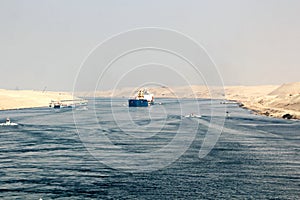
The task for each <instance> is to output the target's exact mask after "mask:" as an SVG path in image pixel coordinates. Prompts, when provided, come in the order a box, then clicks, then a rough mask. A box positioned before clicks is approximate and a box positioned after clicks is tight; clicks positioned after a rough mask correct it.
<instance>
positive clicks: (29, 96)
mask: <svg viewBox="0 0 300 200" xmlns="http://www.w3.org/2000/svg"><path fill="white" fill-rule="evenodd" d="M223 89H224V92H225V93H224V94H221V93H220V94H219V95H216V96H211V93H210V91H209V89H208V88H207V87H205V86H195V85H193V86H182V87H171V88H159V87H156V88H151V89H149V91H150V92H151V93H153V94H154V96H155V98H156V99H160V98H182V99H191V98H199V99H219V100H220V101H222V100H226V101H233V102H236V103H237V104H239V105H240V106H241V107H243V108H246V109H248V110H251V111H252V112H254V113H255V114H259V115H265V116H269V117H275V118H286V119H300V82H296V83H288V84H283V85H260V86H225V87H224V88H223ZM134 91H136V88H123V89H117V90H115V91H109V90H108V91H96V92H79V93H75V95H76V96H80V97H83V98H89V97H107V98H112V97H120V98H129V96H132V95H134ZM212 97H213V98H212ZM75 98H77V97H75V96H73V95H72V93H70V92H52V91H51V92H50V91H46V92H42V91H33V90H19V91H17V90H4V89H0V110H2V111H3V110H18V109H27V108H43V107H48V106H49V103H50V102H51V101H61V100H73V99H75Z"/></svg>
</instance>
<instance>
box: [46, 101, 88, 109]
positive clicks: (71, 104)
mask: <svg viewBox="0 0 300 200" xmlns="http://www.w3.org/2000/svg"><path fill="white" fill-rule="evenodd" d="M87 103H88V102H87V100H83V99H74V100H61V101H51V102H50V104H49V107H50V108H51V107H53V108H55V109H60V108H75V107H82V106H87Z"/></svg>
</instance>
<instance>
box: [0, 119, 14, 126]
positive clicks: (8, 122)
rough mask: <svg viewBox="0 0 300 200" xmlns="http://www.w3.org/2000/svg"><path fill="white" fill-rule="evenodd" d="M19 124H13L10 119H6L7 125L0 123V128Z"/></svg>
mask: <svg viewBox="0 0 300 200" xmlns="http://www.w3.org/2000/svg"><path fill="white" fill-rule="evenodd" d="M17 125H18V124H17V123H13V122H11V121H10V119H9V118H6V121H5V123H0V126H17Z"/></svg>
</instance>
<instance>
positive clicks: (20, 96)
mask: <svg viewBox="0 0 300 200" xmlns="http://www.w3.org/2000/svg"><path fill="white" fill-rule="evenodd" d="M73 99H74V97H73V96H72V95H71V94H70V93H67V92H51V91H45V92H42V91H34V90H4V89H0V110H11V109H22V108H36V107H48V106H49V103H50V102H51V101H61V100H73Z"/></svg>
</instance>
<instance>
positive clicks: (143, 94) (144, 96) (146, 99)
mask: <svg viewBox="0 0 300 200" xmlns="http://www.w3.org/2000/svg"><path fill="white" fill-rule="evenodd" d="M152 104H154V97H153V94H150V93H149V92H148V91H147V90H146V89H144V90H139V92H138V95H137V96H136V97H135V98H132V99H128V106H129V107H147V106H149V105H152Z"/></svg>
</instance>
